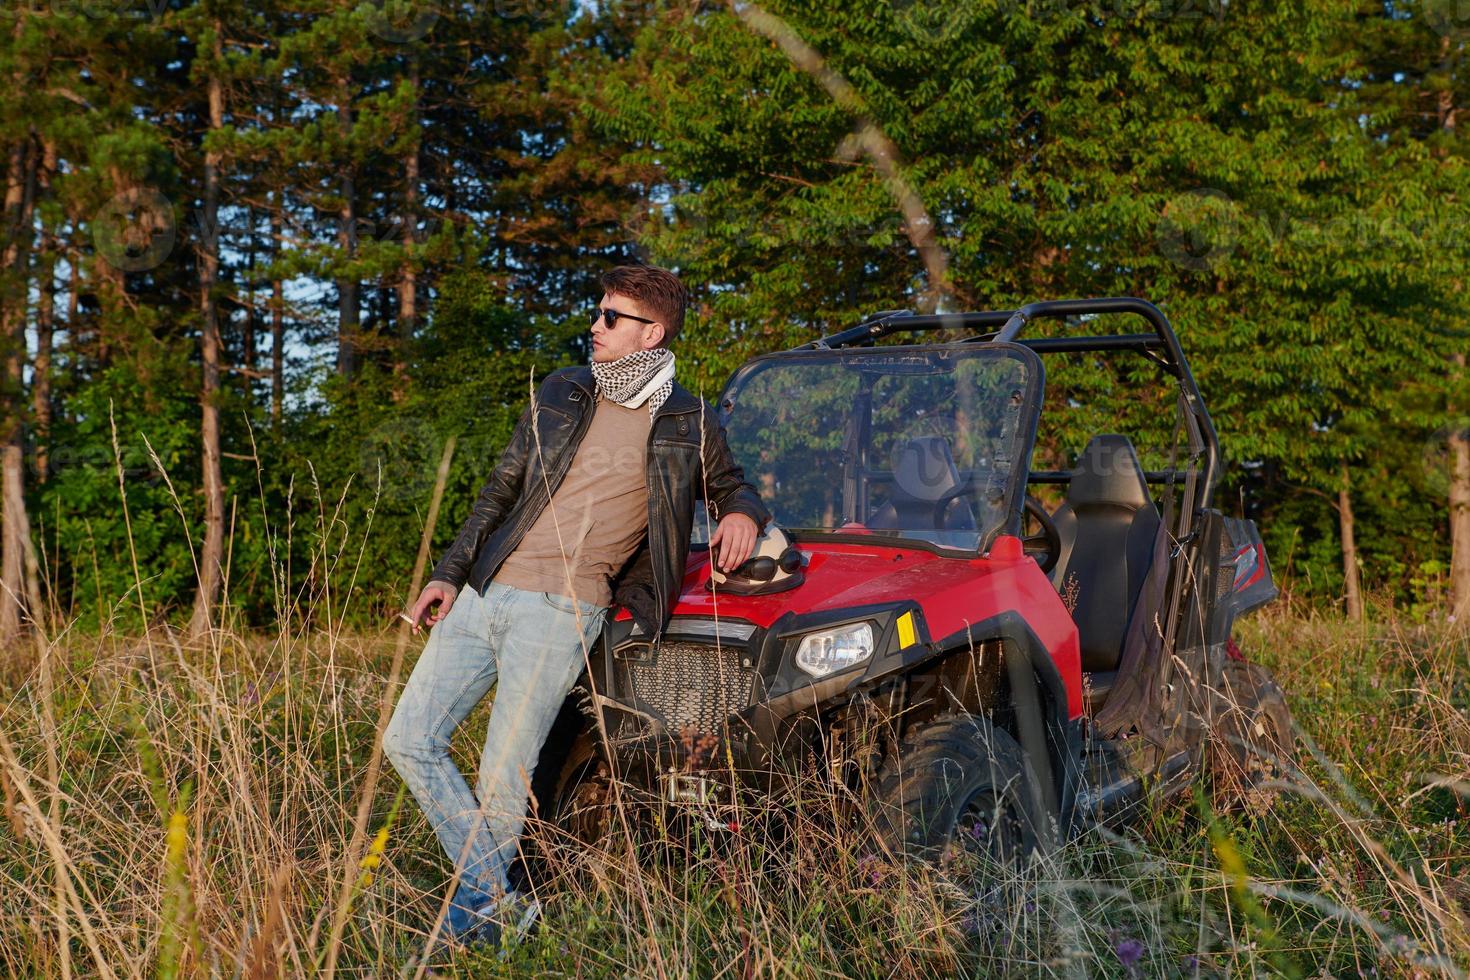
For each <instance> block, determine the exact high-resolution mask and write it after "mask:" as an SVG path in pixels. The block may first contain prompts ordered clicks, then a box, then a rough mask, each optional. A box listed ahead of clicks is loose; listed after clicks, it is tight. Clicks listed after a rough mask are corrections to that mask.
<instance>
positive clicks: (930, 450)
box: [868, 436, 975, 531]
mask: <svg viewBox="0 0 1470 980" xmlns="http://www.w3.org/2000/svg"><path fill="white" fill-rule="evenodd" d="M961 485H962V482H961V480H960V474H959V470H957V469H956V468H955V465H954V454H953V453H952V452H951V451H950V448H949V440H948V439H946V438H944V437H943V436H920V437H918V438H916V439H910V440H909V441H908V442H906V443H904V445H903V448H902V449H900V450H899V452H898V459H897V460H896V461H895V465H894V470H893V493H892V495H891V496H890V497H889V499H888V502H887V503H885V504H883V505H882V506H881V507H879V508H878V509H877V511H875V512H874V513H873V516H872V517H871V518H870V519H869V520H868V527H871V528H875V529H892V528H902V529H904V530H908V531H929V530H951V531H970V530H974V528H975V513H974V511H972V510H971V509H970V505H969V503H968V502H967V501H966V500H965V498H964V497H963V496H954V494H955V493H956V491H958V490H959V488H960V487H961ZM945 498H949V499H948V500H947V501H946V499H945Z"/></svg>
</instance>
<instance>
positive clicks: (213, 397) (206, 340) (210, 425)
mask: <svg viewBox="0 0 1470 980" xmlns="http://www.w3.org/2000/svg"><path fill="white" fill-rule="evenodd" d="M213 26H214V60H215V71H216V72H217V71H218V66H219V64H220V62H221V61H222V60H223V58H222V52H221V43H220V24H219V23H218V22H216V23H215V24H214V25H213ZM208 90H209V128H210V131H211V132H217V131H219V130H220V129H223V128H224V124H225V100H224V90H223V88H222V87H221V85H220V80H219V76H218V74H215V73H211V75H210V78H209V84H208ZM219 166H220V158H219V153H218V152H217V151H214V150H210V151H208V152H206V153H205V155H204V221H203V224H204V227H205V228H206V229H210V230H211V232H212V233H207V234H206V235H205V239H204V242H203V248H202V249H201V250H200V256H199V312H200V314H201V316H200V327H199V346H200V352H201V354H202V358H203V362H204V371H203V377H202V380H201V383H200V386H199V408H200V434H201V437H202V439H201V441H202V443H203V449H204V545H203V547H202V548H201V550H200V553H199V591H198V592H197V593H196V594H195V597H194V612H193V615H192V616H191V617H190V619H189V636H190V637H198V636H200V635H202V634H204V633H207V632H208V631H209V630H210V627H211V625H212V623H213V621H214V606H215V602H216V601H217V599H218V598H219V587H220V580H221V576H222V575H223V570H222V568H221V563H222V559H223V557H224V541H225V491H224V481H223V476H222V473H221V471H220V436H219V401H218V393H219V362H220V337H219V309H218V305H217V304H216V302H215V295H214V291H215V284H216V283H217V282H218V280H219V233H218V230H217V229H218V227H219Z"/></svg>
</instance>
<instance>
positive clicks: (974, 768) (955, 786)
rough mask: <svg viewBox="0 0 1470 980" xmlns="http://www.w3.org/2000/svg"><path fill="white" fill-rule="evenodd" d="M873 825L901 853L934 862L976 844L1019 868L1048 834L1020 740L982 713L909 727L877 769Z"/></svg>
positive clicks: (1038, 791)
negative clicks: (983, 716) (980, 715)
mask: <svg viewBox="0 0 1470 980" xmlns="http://www.w3.org/2000/svg"><path fill="white" fill-rule="evenodd" d="M876 789H877V794H876V799H875V800H874V805H873V815H874V823H875V828H876V830H877V832H878V834H879V836H880V837H881V838H882V840H883V842H884V843H885V844H886V845H887V846H889V847H890V848H892V849H893V850H894V852H895V853H896V854H898V855H900V856H905V857H910V858H918V859H920V860H925V861H930V862H933V863H937V864H940V865H947V864H949V863H951V862H952V861H953V860H954V859H955V858H956V857H957V856H958V855H959V854H962V853H965V852H970V853H974V852H975V851H977V850H978V851H982V852H984V853H985V854H987V855H988V856H989V857H990V859H992V860H993V861H994V862H996V863H997V864H999V865H1001V866H1003V867H1011V868H1018V867H1020V866H1021V865H1022V864H1023V863H1024V862H1025V861H1026V859H1027V858H1028V856H1029V855H1030V854H1031V853H1032V852H1033V851H1037V850H1041V849H1042V848H1043V842H1044V841H1045V840H1047V839H1049V833H1048V831H1049V829H1050V827H1049V821H1050V820H1051V819H1052V818H1053V817H1054V815H1051V814H1047V813H1045V812H1044V810H1045V804H1044V803H1042V800H1043V799H1044V795H1043V794H1042V792H1041V787H1040V786H1039V785H1038V784H1037V782H1036V776H1035V773H1034V772H1033V771H1032V768H1031V766H1030V764H1029V763H1028V762H1027V760H1026V755H1025V753H1024V752H1023V751H1022V750H1021V746H1020V745H1019V744H1018V743H1017V742H1016V740H1015V739H1014V738H1012V737H1011V735H1010V734H1009V733H1008V732H1006V731H1003V730H1002V729H999V728H996V727H994V726H993V725H991V723H990V722H989V721H987V720H986V719H985V718H981V717H979V716H976V715H970V714H954V715H945V716H942V717H940V718H937V719H935V720H933V721H931V722H928V723H927V724H925V725H923V726H922V727H919V728H918V729H917V730H914V731H911V732H909V733H908V734H907V735H906V736H905V737H904V739H903V740H902V741H901V742H900V744H899V745H898V746H897V748H896V750H895V751H894V752H893V753H891V754H890V756H889V758H888V759H886V760H885V761H884V763H883V766H882V768H881V769H880V770H879V775H878V784H877V787H876Z"/></svg>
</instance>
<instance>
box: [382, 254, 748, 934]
mask: <svg viewBox="0 0 1470 980" xmlns="http://www.w3.org/2000/svg"><path fill="white" fill-rule="evenodd" d="M602 287H603V290H604V295H603V297H602V300H601V302H600V304H599V309H598V310H597V312H596V313H595V315H594V317H593V320H592V363H591V365H589V366H587V367H576V368H564V369H562V370H559V371H555V372H553V373H552V374H551V375H550V376H548V377H547V378H546V380H545V381H544V382H543V383H542V384H541V386H540V389H539V390H538V391H537V393H536V395H535V397H534V398H533V399H532V403H531V405H530V406H528V407H527V409H526V411H525V412H524V413H523V414H522V415H521V418H520V421H519V422H517V423H516V428H515V431H514V433H513V434H512V436H511V439H510V444H509V446H508V447H507V448H506V450H505V452H504V454H503V455H502V456H501V457H500V461H499V463H498V464H497V465H496V467H495V471H494V472H493V473H492V474H491V476H490V479H489V481H488V482H487V483H486V484H485V486H484V488H483V489H482V490H481V491H480V495H479V499H478V500H477V501H476V502H475V506H474V509H473V511H472V513H471V514H470V517H469V519H468V520H467V521H465V524H464V527H463V528H461V530H460V532H459V536H458V537H457V538H456V539H455V541H454V543H453V544H452V545H450V547H449V550H448V551H447V552H445V554H444V557H443V558H442V559H440V561H439V563H438V565H436V566H435V568H434V571H433V573H432V575H431V577H430V581H429V583H428V584H427V585H426V586H424V589H423V591H422V592H421V593H420V594H419V597H418V599H417V601H415V602H414V604H413V608H412V611H411V613H410V617H411V618H412V620H413V622H414V628H415V629H417V628H418V625H419V624H420V623H423V622H427V623H429V624H430V625H431V627H432V629H431V630H430V632H429V640H428V643H427V644H426V645H425V647H424V652H423V654H422V655H421V656H420V658H419V661H418V664H417V665H416V666H415V667H414V670H413V673H412V674H411V675H410V677H409V679H408V683H407V684H406V685H405V686H404V689H403V694H402V696H401V697H400V698H399V701H398V706H397V708H396V710H395V711H394V713H393V719H392V721H391V722H389V725H388V729H387V731H386V732H385V733H384V740H383V749H384V751H385V752H386V753H387V755H388V758H389V759H390V760H391V761H392V762H393V765H394V767H395V768H396V769H397V770H398V772H399V774H400V775H401V776H402V777H403V780H404V782H406V783H407V784H408V787H409V789H410V791H412V793H413V795H414V798H415V799H416V800H417V801H418V803H419V806H420V807H421V808H422V809H423V811H424V814H425V815H426V816H427V817H428V819H429V822H430V824H431V825H432V826H433V828H434V831H435V833H436V834H437V835H438V837H439V842H440V844H441V845H442V846H443V848H444V850H445V853H447V854H448V855H449V857H450V859H451V860H453V861H455V862H456V864H457V865H458V866H459V867H460V868H462V870H463V874H462V877H461V880H460V885H459V888H458V890H457V891H456V893H455V896H454V899H453V901H452V902H451V906H450V912H449V917H448V919H447V920H446V930H447V932H448V934H449V936H450V937H451V938H454V939H456V940H459V941H464V942H475V941H481V940H486V941H491V942H494V941H498V939H499V936H500V935H501V932H502V930H504V929H507V928H509V929H513V930H519V929H523V928H525V926H526V925H528V924H529V922H530V921H532V920H533V919H534V916H535V913H536V911H537V910H536V906H535V903H534V902H533V901H531V900H529V899H527V898H526V897H524V896H521V895H518V894H516V893H515V892H514V891H512V890H511V888H510V884H509V882H508V881H507V879H506V867H507V865H508V864H509V862H510V861H511V860H512V859H513V858H514V856H515V851H516V844H517V840H518V838H519V837H520V834H521V831H522V828H523V826H524V823H525V816H526V806H527V787H528V786H529V785H530V781H531V775H532V773H533V771H534V769H535V766H536V760H537V756H538V755H539V753H540V751H541V746H542V743H543V742H545V740H546V736H547V734H548V733H549V731H550V729H551V725H552V722H553V721H554V720H555V718H556V715H557V712H558V710H559V709H560V707H561V704H562V701H563V700H564V699H565V697H566V695H567V693H568V692H569V691H570V690H571V688H572V685H573V684H574V683H575V682H576V679H577V677H578V675H579V674H580V673H581V672H582V670H583V667H584V664H585V663H586V651H587V649H588V648H589V647H590V646H591V644H592V643H593V642H594V641H595V640H596V638H597V635H598V633H599V632H600V631H601V629H602V624H603V620H604V619H605V618H606V616H607V614H608V612H609V610H610V609H611V608H612V607H614V606H625V607H627V609H628V610H629V612H630V613H631V614H632V615H633V617H634V619H635V620H637V622H638V623H639V625H641V626H642V627H643V628H644V630H646V631H647V632H648V633H649V635H650V636H652V637H654V638H655V639H656V638H657V637H658V636H659V634H660V633H661V632H662V630H663V628H664V626H665V625H666V624H667V622H668V618H669V613H670V611H671V609H672V607H673V604H674V601H675V600H676V599H677V597H678V594H679V588H680V583H681V581H682V579H683V575H684V563H685V559H686V557H687V555H688V550H689V540H690V531H691V529H692V525H693V515H694V503H695V500H696V499H697V498H701V497H703V498H705V499H706V502H707V505H708V507H709V511H710V514H711V516H712V517H713V518H715V519H716V520H717V521H718V525H717V527H716V528H715V531H714V533H713V535H712V536H711V538H710V547H711V549H712V551H713V552H714V555H715V560H716V563H717V565H718V566H719V567H720V568H724V569H734V568H737V567H739V566H740V565H741V564H742V563H743V562H744V561H745V560H746V558H747V557H749V555H750V553H751V550H752V549H753V547H754V545H755V542H756V539H757V537H758V536H759V534H760V532H761V529H762V528H763V527H764V525H765V523H766V521H767V520H769V515H768V514H767V512H766V510H765V508H764V507H763V506H762V504H761V500H760V496H759V494H758V493H757V492H756V490H755V488H754V487H753V486H751V485H750V484H749V483H747V482H745V479H744V474H743V473H742V472H741V470H740V468H739V467H738V466H737V465H736V464H735V462H734V460H733V458H732V457H731V456H730V451H729V448H728V446H727V445H726V443H725V436H724V432H723V431H722V430H721V428H720V426H719V424H718V422H717V420H716V419H715V415H714V412H713V410H712V409H711V408H710V407H709V405H708V404H706V403H705V402H703V401H702V400H701V399H699V398H696V397H695V396H693V395H691V394H690V393H689V392H688V391H686V390H685V389H684V388H683V387H682V386H681V385H679V383H678V382H676V381H675V380H674V354H673V352H672V351H671V350H670V349H669V344H670V343H672V342H673V340H674V339H675V338H676V337H677V336H678V335H679V330H680V328H681V327H682V326H683V323H684V308H685V306H686V304H687V302H688V295H687V293H686V292H685V290H684V286H683V284H682V283H681V282H680V281H679V279H678V277H677V276H675V275H674V274H673V273H671V272H668V271H667V270H664V269H657V268H652V267H646V266H623V267H620V268H616V269H613V270H611V271H610V272H608V273H607V274H606V275H604V276H603V277H602ZM466 585H468V586H469V588H465V586H466ZM436 603H437V604H438V610H437V612H434V613H432V614H431V613H430V611H429V610H430V607H431V606H433V605H435V604H436ZM497 680H498V688H497V690H496V694H495V701H494V704H493V706H492V709H491V712H490V724H489V729H488V731H487V732H486V735H485V747H484V750H483V752H482V754H481V756H480V771H479V777H478V780H477V782H476V786H475V792H474V794H473V795H472V794H471V792H470V787H469V785H468V784H467V783H466V782H465V779H464V776H463V775H462V774H461V773H460V771H459V769H458V768H456V766H455V764H454V762H453V761H452V760H451V759H450V757H449V751H448V749H449V738H450V735H451V734H452V733H453V731H454V729H455V728H456V726H458V725H459V723H460V722H462V721H463V720H464V719H465V718H466V717H467V716H468V715H469V713H470V712H471V711H472V710H473V709H474V707H475V705H476V704H478V703H479V701H480V700H481V699H482V698H483V697H484V696H485V694H486V693H487V692H488V691H489V690H490V688H491V686H492V685H495V684H496V683H497ZM477 798H478V800H477Z"/></svg>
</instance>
